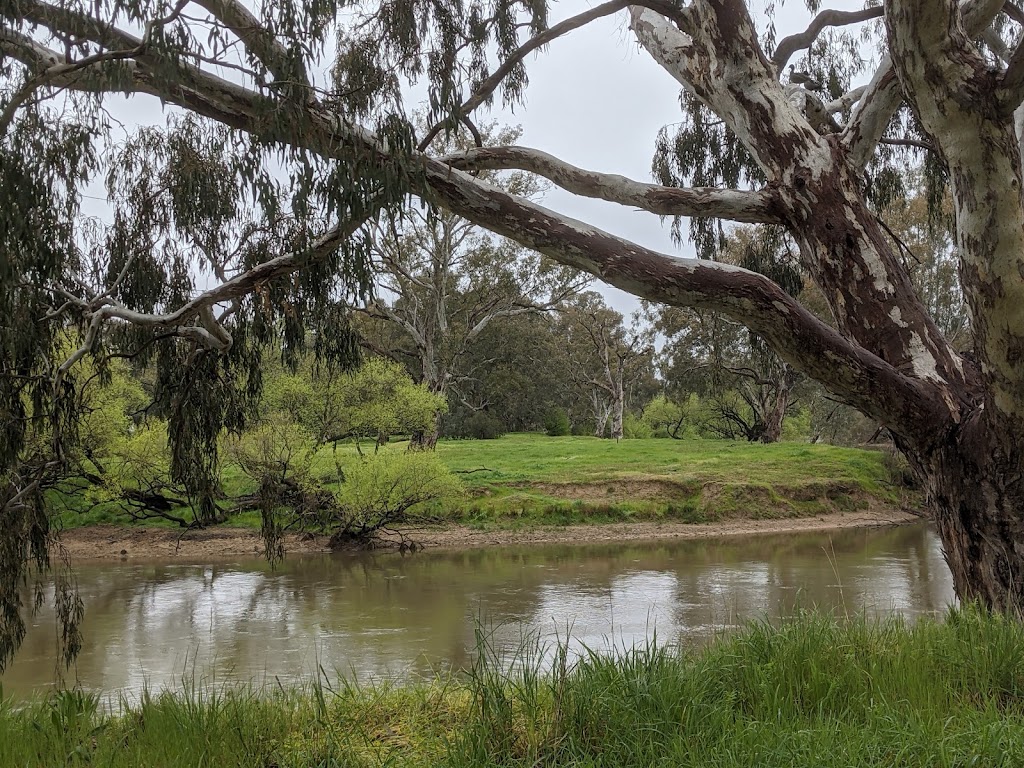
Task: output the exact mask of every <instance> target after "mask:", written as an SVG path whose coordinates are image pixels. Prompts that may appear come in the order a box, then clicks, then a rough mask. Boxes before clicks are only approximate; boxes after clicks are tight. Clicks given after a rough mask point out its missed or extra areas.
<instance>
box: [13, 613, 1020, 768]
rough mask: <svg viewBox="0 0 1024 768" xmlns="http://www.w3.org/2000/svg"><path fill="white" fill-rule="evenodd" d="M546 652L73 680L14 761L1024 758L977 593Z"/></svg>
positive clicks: (609, 762) (1011, 694)
mask: <svg viewBox="0 0 1024 768" xmlns="http://www.w3.org/2000/svg"><path fill="white" fill-rule="evenodd" d="M536 658H537V656H536V655H535V654H531V653H527V654H526V655H525V656H524V657H523V658H522V659H520V661H521V662H523V663H521V664H519V665H518V666H517V667H516V670H517V671H515V672H512V673H503V672H502V671H501V668H500V667H499V666H497V665H496V664H493V663H486V662H485V663H481V664H478V666H477V668H476V669H475V670H474V671H473V673H472V674H470V675H468V676H467V677H465V678H462V679H453V680H449V681H447V682H440V683H431V684H423V685H418V686H412V687H407V688H356V687H343V688H342V689H340V690H338V689H334V690H330V689H328V688H326V687H324V686H316V687H310V688H308V689H307V690H305V691H284V690H281V689H269V688H268V689H266V690H263V691H261V692H257V691H255V690H252V689H248V690H242V689H237V688H236V689H232V690H226V691H221V692H217V693H214V692H211V691H203V690H192V691H191V692H188V693H185V694H178V695H170V694H164V695H161V696H154V697H147V698H144V699H143V701H142V702H141V703H138V704H136V705H134V706H132V708H131V709H130V710H129V711H127V712H126V713H125V714H123V715H121V716H117V717H111V716H108V715H105V714H103V711H102V710H101V709H100V708H99V707H98V706H97V703H96V700H95V699H93V698H91V697H89V696H86V695H83V694H78V693H67V694H62V695H60V696H57V697H54V698H51V699H48V700H45V701H39V702H36V703H34V704H32V705H30V706H28V707H25V708H21V709H16V708H14V707H13V706H12V704H11V703H10V702H6V703H4V704H2V705H0V765H3V766H8V765H10V766H15V765H18V766H21V765H47V766H50V765H66V766H85V765H104V766H137V765H145V766H168V767H170V766H198V765H217V766H254V767H255V766H259V767H261V768H269V767H270V766H277V768H292V767H294V768H298V767H299V766H303V767H304V768H306V767H309V766H323V767H326V766H384V765H390V766H427V765H443V766H484V765H508V766H540V765H552V766H553V765H558V766H619V767H624V768H625V767H628V766H638V767H639V766H643V767H644V768H647V767H648V766H655V765H665V766H700V768H705V767H706V766H721V767H723V768H725V767H728V766H752V765H758V766H760V765H764V766H773V767H774V766H797V767H799V766H808V767H810V766H823V765H827V766H830V767H835V766H954V765H956V766H960V765H963V766H966V765H985V766H1004V765H1005V766H1017V765H1021V764H1024V699H1022V698H1021V695H1022V693H1024V627H1022V625H1021V624H1019V623H1016V622H1012V621H1008V620H1004V619H1000V618H988V617H982V616H979V615H978V614H976V613H974V612H972V611H958V612H953V613H952V614H951V615H950V616H949V617H947V618H946V619H945V620H944V621H942V622H936V621H922V622H920V623H918V624H916V625H915V626H913V627H907V626H905V625H903V624H902V623H900V622H898V621H888V622H885V623H882V624H874V623H871V622H867V621H853V622H837V621H835V620H833V619H830V618H824V617H821V616H814V615H805V616H802V617H800V618H798V619H795V620H793V621H791V622H787V623H785V624H783V625H782V626H780V627H776V628H772V627H769V626H753V627H750V628H749V629H747V630H746V631H744V632H742V633H740V634H738V635H736V636H734V637H731V638H728V639H723V640H720V641H719V642H717V643H715V644H713V645H712V646H711V647H710V648H707V649H705V650H702V651H698V652H691V653H682V652H677V651H673V650H668V649H664V648H658V647H655V646H651V647H648V648H644V649H641V650H638V651H636V652H632V653H629V654H627V655H623V656H620V657H619V658H617V659H607V658H601V657H592V658H586V659H584V660H582V661H580V662H579V663H576V664H574V663H572V662H571V661H568V662H566V663H563V664H558V663H557V662H556V664H555V668H554V671H553V672H550V673H547V674H540V673H538V671H537V664H536V663H535V661H536ZM556 658H558V656H557V655H556ZM560 658H562V659H563V661H564V656H562V657H560Z"/></svg>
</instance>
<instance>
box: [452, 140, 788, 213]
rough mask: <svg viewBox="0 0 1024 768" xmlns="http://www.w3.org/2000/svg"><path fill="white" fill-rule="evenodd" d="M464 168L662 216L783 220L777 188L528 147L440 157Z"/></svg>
mask: <svg viewBox="0 0 1024 768" xmlns="http://www.w3.org/2000/svg"><path fill="white" fill-rule="evenodd" d="M439 160H440V161H441V162H443V163H447V164H448V165H450V166H452V167H453V168H458V169H460V170H464V171H481V170H509V169H513V168H515V169H518V170H522V171H529V172H530V173H536V174H538V175H540V176H543V177H544V178H546V179H548V180H550V181H552V182H554V183H555V184H557V185H558V186H560V187H562V188H563V189H565V190H567V191H569V192H572V193H573V194H576V195H582V196H584V197H593V198H597V199H599V200H608V201H610V202H614V203H621V204H623V205H635V206H636V207H637V208H641V209H643V210H645V211H650V212H651V213H656V214H658V215H660V216H714V217H716V218H722V219H729V220H731V221H742V222H746V223H771V224H779V223H781V222H782V217H781V212H780V206H779V205H778V198H777V195H776V193H775V192H774V191H773V190H764V191H760V192H744V191H740V190H732V189H729V190H722V189H714V188H711V187H698V188H695V189H683V188H677V187H663V186H660V185H658V184H647V183H643V182H639V181H634V180H633V179H629V178H627V177H625V176H619V175H618V174H614V173H598V172H596V171H587V170H584V169H582V168H577V167H576V166H574V165H571V164H569V163H566V162H564V161H563V160H560V159H558V158H557V157H554V156H553V155H549V154H548V153H547V152H542V151H540V150H537V149H529V148H527V147H515V146H512V147H482V148H476V149H469V150H465V151H463V152H458V153H456V154H452V155H447V156H445V157H442V158H439Z"/></svg>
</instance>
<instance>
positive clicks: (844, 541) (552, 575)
mask: <svg viewBox="0 0 1024 768" xmlns="http://www.w3.org/2000/svg"><path fill="white" fill-rule="evenodd" d="M76 572H77V575H78V580H79V586H80V590H81V593H82V596H83V598H84V600H85V604H86V619H85V622H84V626H83V634H84V639H85V648H84V650H83V651H82V653H81V655H80V657H79V659H78V663H77V666H76V667H75V668H74V669H72V670H71V672H70V673H69V674H68V677H67V679H68V681H69V682H76V681H77V682H78V683H79V684H80V685H81V686H82V687H84V688H86V689H90V690H96V691H100V692H104V693H114V692H126V693H128V694H132V695H136V694H138V692H139V691H141V690H142V689H143V688H144V687H146V686H148V687H149V688H150V689H151V690H157V689H160V688H163V687H177V686H180V685H181V684H182V680H194V681H197V682H200V683H204V684H207V683H208V684H219V683H222V682H230V681H234V680H243V681H255V682H257V683H261V682H272V683H276V682H277V681H280V682H281V683H282V684H285V685H287V684H288V683H291V682H297V681H301V680H302V679H308V677H309V676H311V675H317V674H326V676H327V677H328V678H329V679H331V680H334V679H336V678H338V677H340V676H344V677H355V678H358V679H361V680H368V679H381V678H398V679H409V678H413V677H422V676H429V675H431V674H434V673H436V672H437V671H440V670H445V669H451V668H456V669H459V668H465V667H467V665H469V664H470V663H471V661H472V655H473V652H474V648H475V640H474V637H475V630H476V629H477V628H478V627H479V628H483V629H484V630H485V631H486V633H487V634H488V635H489V638H490V640H489V642H490V643H491V644H492V646H493V647H495V648H496V649H497V650H498V651H499V652H507V651H509V650H510V649H514V648H516V647H518V646H519V645H520V644H521V642H522V640H523V638H524V637H531V636H539V637H541V638H542V639H545V640H550V639H553V638H554V637H556V636H560V637H565V635H566V633H567V631H568V633H569V636H570V643H571V644H572V645H573V647H574V648H577V649H578V648H581V647H583V646H586V647H588V648H592V649H608V648H609V647H611V646H615V647H623V646H629V645H631V644H633V643H636V642H642V641H643V640H644V639H645V638H648V637H650V636H651V634H652V633H654V632H656V633H657V638H658V641H659V642H681V643H700V642H705V641H707V640H708V638H710V637H713V636H715V635H716V634H717V633H721V632H723V631H728V630H730V629H732V628H734V627H736V626H738V625H740V624H742V623H743V622H745V621H749V620H753V619H761V618H769V619H774V618H779V617H782V616H786V615H790V614H792V613H793V611H795V610H797V609H799V608H812V607H816V608H818V609H824V610H832V611H837V612H839V613H840V614H844V615H847V614H849V615H856V614H862V613H865V614H868V615H882V614H887V613H891V612H900V613H902V614H904V615H906V616H908V617H910V618H913V617H916V616H919V615H922V614H937V613H941V612H942V611H944V610H945V608H946V606H947V605H948V604H949V603H950V602H951V601H952V600H953V589H952V582H951V579H950V576H949V571H948V569H947V568H946V565H945V563H944V562H943V559H942V554H941V550H940V546H939V541H938V538H937V536H936V535H935V533H934V531H933V530H932V529H931V528H930V527H928V526H926V525H912V526H904V527H899V528H889V529H860V530H857V529H852V530H844V531H835V532H831V533H804V534H798V535H792V534H790V535H785V536H757V537H749V538H726V539H717V540H696V541H694V540H691V541H678V542H666V541H659V542H646V543H635V542H634V543H628V544H620V545H600V546H597V545H595V546H587V545H574V546H566V545H559V546H533V547H529V548H497V549H476V550H468V551H455V552H453V551H444V552H441V551H438V552H431V551H426V552H419V553H416V554H414V555H406V556H402V555H399V554H397V553H378V554H365V555H351V554H345V555H335V556H327V555H324V556H303V557H291V558H286V560H285V561H284V562H283V563H281V564H279V565H278V566H277V568H275V569H271V568H270V567H269V566H268V564H267V563H266V562H263V561H260V560H231V561H227V560H226V561H223V562H218V563H214V564H210V563H205V564H182V563H180V562H174V563H167V562H143V563H138V562H126V563H97V564H80V565H78V566H77V568H76ZM54 634H55V626H54V617H53V613H52V610H51V609H50V608H48V607H44V608H43V610H42V611H41V612H40V613H39V615H38V616H37V617H36V620H35V622H34V624H33V626H32V627H31V629H30V631H29V633H28V636H27V637H26V640H25V643H24V645H23V647H22V649H21V651H20V652H19V654H18V657H17V659H16V660H15V662H14V663H13V665H11V667H10V668H9V669H8V670H7V671H6V672H5V673H4V674H3V675H2V676H0V684H2V686H3V691H4V695H5V696H14V697H16V698H17V697H22V696H25V695H28V694H30V693H33V692H40V691H42V690H45V689H46V688H47V687H48V686H50V685H52V684H53V681H54V670H55V663H54V658H55V656H54Z"/></svg>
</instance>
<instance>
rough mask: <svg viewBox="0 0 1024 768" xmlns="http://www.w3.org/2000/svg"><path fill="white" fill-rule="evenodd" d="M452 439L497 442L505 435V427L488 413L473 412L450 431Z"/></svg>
mask: <svg viewBox="0 0 1024 768" xmlns="http://www.w3.org/2000/svg"><path fill="white" fill-rule="evenodd" d="M448 432H449V434H450V435H451V436H452V437H465V438H471V439H473V440H496V439H497V438H499V437H501V436H502V435H503V434H505V427H504V425H503V424H502V423H501V422H500V421H499V420H498V419H497V418H495V417H494V416H492V415H491V414H490V413H488V412H487V411H473V413H471V414H470V415H469V416H466V417H464V418H463V419H461V420H460V421H459V422H458V424H457V425H456V426H454V427H453V428H450V429H449V430H448Z"/></svg>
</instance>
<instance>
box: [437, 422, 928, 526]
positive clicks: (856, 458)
mask: <svg viewBox="0 0 1024 768" xmlns="http://www.w3.org/2000/svg"><path fill="white" fill-rule="evenodd" d="M437 450H438V452H439V454H440V456H441V458H442V460H443V461H444V462H445V463H446V464H447V465H448V466H449V467H450V468H451V469H452V470H453V471H455V472H457V473H459V474H460V477H462V478H463V481H464V483H465V485H466V489H467V498H466V499H465V501H464V502H463V503H462V504H461V505H460V506H459V508H458V510H457V514H458V516H459V517H460V518H461V519H462V520H463V521H467V522H472V523H476V524H484V525H487V524H493V525H508V524H516V523H535V522H540V523H556V524H557V523H572V522H585V521H595V522H600V521H604V520H629V519H657V518H661V517H665V518H670V519H677V520H683V521H685V522H711V521H716V520H723V519H729V518H783V517H808V516H813V515H819V514H824V513H827V512H835V511H847V510H851V509H858V508H863V507H865V506H868V505H869V504H871V503H881V504H885V505H890V506H899V505H900V504H903V503H907V502H908V501H909V500H910V499H909V498H908V497H907V496H906V491H905V489H902V488H900V487H899V486H898V485H897V484H895V483H894V482H893V478H892V476H891V473H890V470H889V469H888V467H887V465H886V458H885V454H883V453H882V452H879V451H865V450H860V449H856V448H840V447H837V446H831V445H808V444H806V443H776V444H774V445H761V444H757V443H734V442H730V441H724V440H666V439H650V440H623V441H621V442H619V443H616V442H614V441H610V440H600V439H597V438H592V437H547V436H544V435H506V436H505V437H502V438H500V439H498V440H458V441H448V442H443V443H441V444H439V445H438V449H437Z"/></svg>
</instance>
